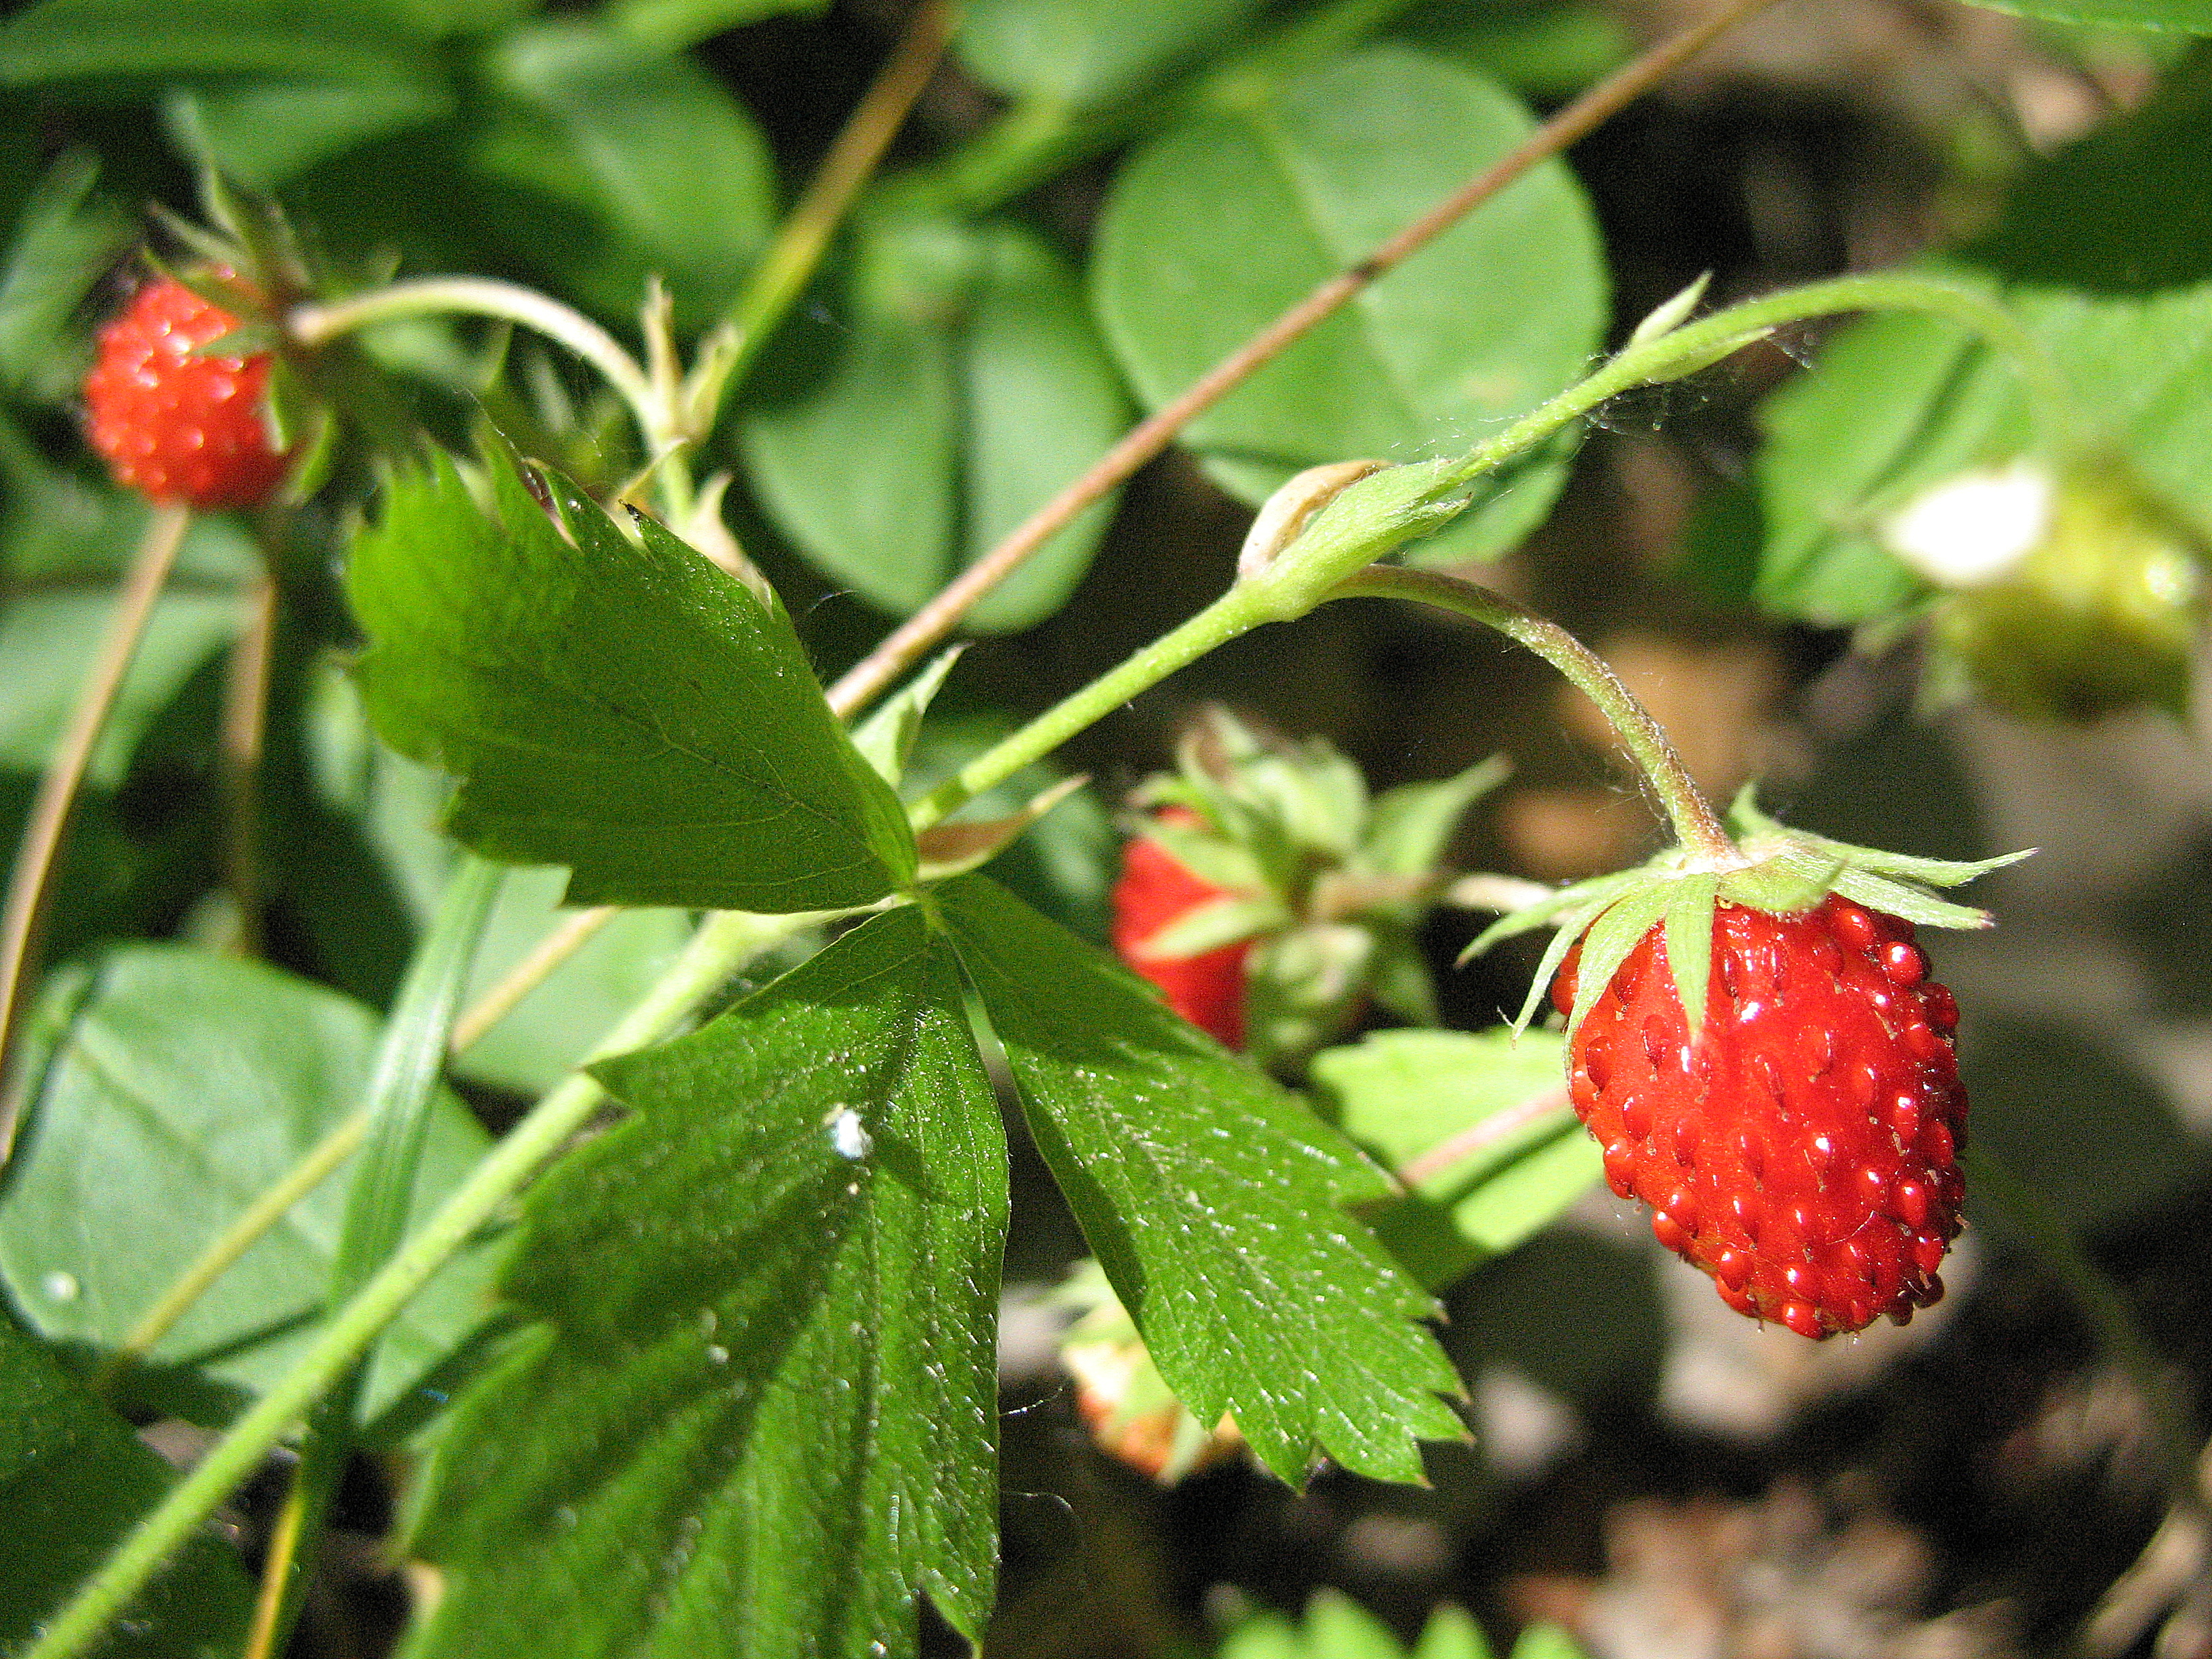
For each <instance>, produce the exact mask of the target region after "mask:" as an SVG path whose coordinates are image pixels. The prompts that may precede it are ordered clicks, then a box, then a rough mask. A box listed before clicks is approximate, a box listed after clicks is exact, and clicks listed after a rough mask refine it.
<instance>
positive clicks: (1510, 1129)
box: [1396, 1089, 1567, 1188]
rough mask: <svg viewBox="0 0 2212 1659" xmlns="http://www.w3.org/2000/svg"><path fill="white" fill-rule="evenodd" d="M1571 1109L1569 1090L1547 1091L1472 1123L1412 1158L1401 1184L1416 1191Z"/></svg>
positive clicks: (1401, 1171)
mask: <svg viewBox="0 0 2212 1659" xmlns="http://www.w3.org/2000/svg"><path fill="white" fill-rule="evenodd" d="M1566 1109H1567V1091H1565V1089H1547V1090H1546V1091H1544V1092H1543V1093H1541V1094H1537V1095H1531V1096H1530V1097H1528V1099H1526V1100H1524V1101H1522V1102H1521V1103H1519V1104H1518V1105H1516V1106H1508V1107H1507V1108H1506V1109H1504V1111H1500V1112H1492V1114H1491V1115H1489V1116H1488V1117H1486V1118H1483V1119H1481V1120H1480V1121H1478V1122H1474V1123H1470V1124H1468V1126H1467V1127H1465V1128H1464V1129H1462V1130H1461V1131H1460V1132H1459V1133H1457V1134H1455V1135H1453V1136H1451V1137H1450V1138H1449V1139H1444V1140H1440V1141H1438V1142H1437V1144H1436V1145H1435V1146H1431V1147H1430V1148H1429V1150H1428V1151H1427V1152H1423V1153H1421V1154H1419V1156H1418V1157H1414V1158H1407V1160H1406V1161H1405V1162H1404V1163H1403V1164H1400V1165H1399V1166H1398V1168H1397V1171H1396V1173H1397V1176H1398V1184H1399V1185H1401V1186H1402V1187H1407V1188H1413V1187H1418V1186H1419V1185H1420V1184H1421V1183H1422V1182H1424V1181H1426V1180H1427V1179H1428V1178H1429V1177H1430V1176H1433V1175H1442V1174H1443V1172H1444V1171H1445V1170H1449V1169H1450V1168H1451V1166H1452V1165H1453V1164H1457V1163H1459V1162H1460V1161H1461V1160H1462V1159H1463V1158H1473V1157H1474V1155H1475V1154H1476V1153H1477V1152H1482V1151H1485V1150H1486V1149H1487V1148H1489V1147H1492V1146H1497V1145H1498V1142H1500V1141H1502V1140H1510V1139H1512V1138H1513V1137H1514V1136H1515V1135H1517V1134H1519V1133H1521V1132H1522V1130H1523V1129H1527V1128H1529V1127H1533V1126H1534V1125H1535V1124H1538V1123H1541V1122H1542V1121H1544V1120H1545V1119H1546V1118H1547V1117H1550V1116H1552V1115H1554V1114H1556V1113H1559V1112H1564V1111H1565V1110H1566Z"/></svg>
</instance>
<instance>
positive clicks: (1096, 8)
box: [954, 0, 1262, 106]
mask: <svg viewBox="0 0 2212 1659" xmlns="http://www.w3.org/2000/svg"><path fill="white" fill-rule="evenodd" d="M1261 4H1262V0H970V3H969V4H968V5H966V6H963V8H962V9H961V19H960V32H959V34H958V35H957V38H956V40H955V42H954V50H956V51H957V52H958V53H959V54H960V60H961V62H963V64H966V65H967V66H968V67H969V69H970V70H974V71H975V76H976V77H977V78H978V79H980V80H981V81H982V82H984V83H985V84H986V85H988V86H991V87H994V88H996V89H997V90H999V91H1000V92H1003V93H1008V94H1013V95H1014V96H1017V97H1020V98H1027V99H1034V100H1038V101H1040V102H1042V103H1045V104H1056V105H1073V106H1085V105H1097V104H1103V103H1107V102H1109V101H1111V100H1114V99H1116V98H1121V97H1125V96H1127V94H1130V93H1133V92H1135V91H1137V90H1139V88H1142V87H1143V86H1144V85H1145V83H1146V82H1148V81H1150V80H1152V79H1153V78H1154V77H1156V76H1158V75H1159V74H1161V73H1162V72H1163V71H1164V70H1168V69H1170V68H1172V67H1174V66H1175V65H1176V64H1178V63H1179V62H1182V61H1185V60H1188V59H1189V58H1194V57H1196V56H1197V55H1198V54H1199V53H1200V52H1209V51H1218V50H1219V49H1220V48H1221V47H1222V46H1224V45H1225V44H1228V43H1231V42H1233V41H1234V40H1236V38H1237V34H1238V33H1239V32H1240V30H1241V27H1242V26H1243V23H1244V22H1245V21H1246V20H1247V19H1249V18H1250V17H1251V16H1252V15H1253V14H1255V12H1257V11H1259V10H1260V9H1261Z"/></svg>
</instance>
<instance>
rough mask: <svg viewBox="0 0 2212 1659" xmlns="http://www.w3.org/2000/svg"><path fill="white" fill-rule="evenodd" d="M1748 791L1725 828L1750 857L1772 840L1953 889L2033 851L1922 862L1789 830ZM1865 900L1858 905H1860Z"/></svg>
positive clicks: (1842, 863)
mask: <svg viewBox="0 0 2212 1659" xmlns="http://www.w3.org/2000/svg"><path fill="white" fill-rule="evenodd" d="M1753 788H1754V786H1753V785H1751V784H1746V785H1745V786H1744V787H1742V789H1741V790H1740V791H1738V792H1737V794H1736V798H1735V801H1734V802H1733V803H1731V804H1730V805H1729V828H1730V829H1733V830H1734V831H1735V833H1736V835H1737V836H1738V837H1739V838H1740V839H1741V840H1742V842H1744V851H1745V852H1746V854H1750V855H1752V856H1754V857H1755V856H1757V854H1759V852H1760V851H1761V850H1762V848H1761V843H1762V842H1767V841H1769V840H1771V841H1775V842H1781V843H1783V844H1784V845H1785V846H1788V847H1791V848H1806V849H1809V850H1812V851H1815V852H1819V853H1824V854H1828V855H1829V856H1830V857H1831V858H1832V859H1833V860H1835V862H1836V863H1837V865H1838V866H1839V867H1841V868H1844V869H1848V870H1865V871H1871V872H1875V874H1877V875H1884V876H1897V877H1900V878H1903V879H1905V880H1906V881H1909V882H1916V883H1919V884H1923V885H1926V886H1929V887H1956V886H1958V885H1959V884H1960V883H1962V882H1968V881H1972V880H1973V879H1974V878H1976V877H1977V876H1986V875H1988V874H1989V873H1990V872H1991V871H1992V870H2002V869H2003V868H2004V867H2005V866H2007V865H2008V864H2017V863H2019V862H2020V861H2021V860H2022V859H2024V858H2027V857H2030V856H2032V855H2033V853H2034V852H2035V848H2033V847H2029V848H2022V849H2021V851H2019V852H2017V853H2003V854H1999V855H1998V856H1997V857H1996V858H1993V859H1927V858H1917V857H1915V856H1914V855H1913V854H1910V853H1892V852H1887V851H1885V850H1883V849H1882V848H1879V847H1854V846H1852V845H1851V844H1850V842H1841V841H1832V840H1831V839H1829V838H1828V837H1827V836H1816V835H1814V834H1812V833H1810V832H1809V831H1808V830H1803V829H1790V828H1789V827H1788V826H1787V825H1785V824H1782V823H1777V822H1775V820H1774V819H1772V818H1771V817H1768V816H1767V815H1766V814H1765V813H1764V812H1762V811H1759V805H1758V803H1757V802H1756V801H1755V800H1754V799H1753ZM1836 890H1837V891H1838V892H1842V891H1843V889H1842V888H1841V887H1838V888H1837V889H1836ZM1846 896H1849V895H1846ZM1860 902H1862V903H1863V902H1866V901H1864V900H1861V901H1860ZM1952 908H1954V909H1960V910H1964V909H1966V908H1967V907H1966V906H1963V905H1961V906H1954V907H1952ZM1893 914H1896V915H1904V914H1905V913H1904V912H1903V911H1901V910H1900V911H1897V912H1894V913H1893ZM1972 914H1974V915H1981V914H1982V913H1981V912H1980V911H1974V912H1973V913H1972ZM1908 920H1910V918H1908ZM1931 925H1932V926H1936V927H1984V926H1986V925H1987V923H1986V922H1985V921H1972V922H1957V921H1951V922H1936V923H1933V924H1931Z"/></svg>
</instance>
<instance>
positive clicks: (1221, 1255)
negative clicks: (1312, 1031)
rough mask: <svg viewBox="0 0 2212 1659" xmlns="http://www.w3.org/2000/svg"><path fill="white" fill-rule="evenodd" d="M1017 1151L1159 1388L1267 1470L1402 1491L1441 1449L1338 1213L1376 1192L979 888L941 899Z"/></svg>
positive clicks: (1416, 1380)
mask: <svg viewBox="0 0 2212 1659" xmlns="http://www.w3.org/2000/svg"><path fill="white" fill-rule="evenodd" d="M940 899H941V902H942V904H943V907H944V912H945V919H946V922H947V925H948V926H949V927H951V931H952V936H953V938H954V940H955V942H956V944H957V947H958V950H959V951H960V957H961V960H962V963H963V964H964V965H965V967H966V969H967V970H968V975H969V980H970V981H971V982H972V983H973V984H974V985H975V990H976V994H977V995H978V996H979V997H980V998H981V1001H982V1006H983V1008H984V1011H985V1013H986V1015H987V1018H988V1020H989V1023H990V1026H991V1030H992V1031H993V1032H994V1034H995V1036H997V1038H998V1041H999V1042H1000V1044H1001V1045H1002V1046H1003V1047H1004V1048H1005V1050H1006V1060H1007V1064H1008V1065H1009V1066H1010V1067H1011V1068H1012V1074H1013V1077H1014V1081H1015V1086H1016V1088H1017V1089H1018V1091H1019V1092H1020V1094H1021V1097H1022V1102H1023V1107H1024V1111H1025V1113H1026V1114H1027V1117H1028V1121H1029V1124H1030V1131H1031V1133H1032V1134H1033V1135H1034V1136H1035V1138H1036V1142H1037V1146H1038V1147H1039V1149H1040V1151H1041V1152H1042V1153H1043V1155H1044V1158H1045V1161H1046V1163H1047V1164H1048V1165H1049V1166H1050V1167H1051V1169H1052V1171H1053V1176H1054V1179H1055V1180H1056V1181H1057V1182H1059V1184H1060V1190H1061V1191H1062V1192H1063V1193H1064V1194H1066V1197H1067V1200H1068V1201H1069V1203H1070V1204H1071V1205H1072V1206H1073V1208H1074V1210H1075V1212H1076V1217H1077V1219H1078V1220H1079V1221H1080V1222H1081V1223H1082V1225H1083V1228H1084V1232H1085V1237H1087V1238H1088V1239H1089V1240H1090V1242H1091V1248H1092V1250H1093V1251H1094V1252H1095V1254H1096V1255H1097V1256H1098V1259H1099V1261H1101V1263H1102V1264H1103V1266H1104V1267H1105V1269H1106V1273H1107V1276H1108V1277H1109V1279H1111V1280H1112V1281H1113V1284H1114V1288H1115V1291H1116V1292H1117V1293H1118V1294H1119V1295H1120V1297H1121V1300H1122V1303H1123V1304H1124V1305H1125V1306H1126V1307H1127V1309H1128V1310H1129V1313H1130V1316H1131V1317H1132V1318H1133V1320H1134V1321H1135V1322H1136V1324H1137V1327H1138V1328H1139V1331H1141V1332H1142V1333H1143V1334H1144V1338H1145V1341H1146V1346H1147V1347H1148V1348H1149V1349H1150V1350H1151V1352H1152V1358H1153V1360H1154V1362H1155V1363H1156V1364H1158V1366H1159V1369H1160V1374H1161V1375H1162V1376H1164V1377H1165V1378H1166V1379H1167V1382H1168V1385H1169V1386H1170V1388H1172V1389H1174V1390H1175V1392H1176V1395H1178V1396H1179V1397H1180V1398H1181V1399H1182V1401H1184V1402H1185V1403H1186V1404H1187V1405H1188V1406H1189V1407H1190V1408H1191V1412H1192V1414H1193V1415H1194V1416H1195V1417H1196V1418H1197V1419H1199V1420H1200V1422H1202V1423H1211V1422H1212V1421H1214V1420H1215V1419H1218V1417H1219V1416H1220V1414H1221V1413H1223V1412H1231V1413H1234V1414H1235V1416H1236V1419H1237V1426H1238V1427H1239V1428H1240V1429H1241V1430H1242V1431H1243V1434H1244V1437H1245V1438H1246V1440H1247V1441H1248V1442H1249V1443H1250V1444H1251V1445H1252V1447H1253V1449H1254V1450H1255V1452H1257V1453H1258V1455H1259V1456H1260V1457H1261V1461H1262V1462H1265V1463H1266V1464H1267V1467H1268V1468H1271V1469H1273V1470H1274V1471H1275V1472H1276V1474H1279V1475H1281V1476H1282V1477H1283V1478H1285V1480H1292V1481H1297V1480H1302V1479H1303V1478H1304V1474H1305V1473H1306V1471H1307V1469H1308V1468H1309V1467H1310V1464H1311V1463H1312V1462H1313V1460H1314V1459H1315V1458H1316V1456H1317V1455H1322V1454H1326V1455H1330V1456H1333V1457H1334V1458H1336V1459H1337V1460H1338V1461H1339V1462H1341V1463H1343V1464H1344V1465H1345V1466H1346V1467H1347V1468H1352V1469H1355V1470H1358V1471H1360V1472H1362V1473H1365V1474H1374V1475H1377V1476H1380V1477H1382V1478H1383V1479H1387V1480H1417V1479H1419V1476H1420V1460H1419V1455H1418V1453H1417V1451H1416V1449H1415V1447H1414V1441H1415V1439H1416V1438H1419V1437H1430V1438H1457V1437H1460V1435H1461V1433H1462V1431H1461V1429H1460V1427H1459V1423H1458V1419H1456V1418H1455V1417H1454V1416H1453V1414H1452V1413H1451V1412H1450V1410H1449V1408H1448V1407H1446V1406H1445V1404H1444V1402H1443V1399H1442V1398H1440V1397H1439V1396H1442V1395H1451V1394H1455V1393H1456V1392H1457V1391H1458V1389H1457V1383H1456V1380H1455V1378H1454V1376H1452V1374H1451V1370H1450V1368H1449V1365H1447V1364H1445V1362H1444V1359H1443V1354H1442V1353H1441V1352H1439V1351H1438V1349H1437V1346H1436V1344H1435V1341H1434V1340H1433V1338H1431V1336H1430V1335H1429V1334H1428V1333H1427V1332H1426V1331H1425V1330H1424V1329H1423V1328H1421V1327H1420V1326H1419V1324H1418V1323H1417V1322H1418V1321H1419V1320H1421V1319H1423V1318H1425V1317H1428V1316H1430V1315H1431V1312H1432V1311H1433V1304H1431V1302H1430V1301H1429V1299H1428V1298H1427V1297H1425V1296H1424V1295H1423V1294H1422V1293H1421V1292H1420V1291H1419V1289H1418V1287H1416V1286H1415V1285H1412V1284H1411V1283H1409V1282H1407V1280H1406V1279H1404V1278H1403V1277H1402V1276H1401V1275H1400V1274H1399V1273H1397V1271H1396V1270H1395V1268H1394V1267H1391V1266H1390V1264H1389V1261H1387V1259H1386V1258H1385V1257H1384V1255H1383V1252H1382V1250H1381V1249H1380V1248H1379V1247H1378V1246H1377V1244H1376V1242H1375V1241H1374V1239H1373V1238H1372V1237H1370V1235H1369V1234H1368V1233H1367V1231H1366V1230H1365V1228H1364V1227H1363V1226H1362V1225H1360V1224H1359V1223H1358V1222H1356V1221H1354V1220H1352V1218H1350V1217H1348V1216H1346V1215H1344V1214H1343V1213H1341V1212H1340V1206H1342V1205H1343V1204H1346V1203H1347V1202H1352V1201H1356V1200H1362V1199H1371V1198H1375V1197H1377V1196H1380V1195H1382V1194H1383V1193H1385V1192H1387V1190H1388V1188H1387V1185H1386V1184H1385V1182H1383V1176H1381V1174H1380V1172H1379V1171H1377V1170H1376V1169H1375V1168H1374V1167H1373V1166H1372V1165H1371V1164H1369V1163H1368V1162H1367V1161H1366V1160H1365V1159H1364V1158H1363V1157H1361V1156H1360V1154H1359V1153H1358V1152H1357V1151H1356V1149H1354V1148H1353V1147H1352V1146H1351V1145H1350V1143H1349V1142H1347V1141H1346V1140H1344V1139H1343V1138H1342V1137H1341V1136H1340V1135H1339V1134H1338V1133H1337V1132H1335V1131H1334V1130H1333V1129H1330V1128H1329V1127H1328V1126H1327V1125H1325V1124H1323V1123H1322V1122H1321V1121H1320V1120H1319V1119H1317V1118H1315V1117H1313V1116H1312V1115H1310V1113H1309V1112H1308V1111H1307V1110H1306V1109H1305V1108H1304V1107H1303V1106H1302V1105H1301V1104H1300V1103H1298V1102H1297V1100H1296V1099H1294V1098H1293V1097H1291V1096H1290V1095H1288V1094H1286V1093H1285V1092H1284V1091H1283V1090H1282V1089H1280V1088H1279V1086H1277V1085H1275V1084H1273V1083H1272V1082H1270V1081H1269V1080H1268V1079H1267V1078H1266V1077H1264V1076H1263V1075H1261V1073H1259V1072H1258V1071H1256V1070H1255V1069H1254V1068H1253V1067H1252V1066H1250V1065H1249V1064H1248V1063H1247V1062H1245V1061H1243V1060H1239V1059H1237V1057H1236V1056H1234V1055H1231V1054H1228V1053H1226V1052H1225V1051H1224V1050H1223V1049H1221V1048H1218V1047H1217V1046H1216V1045H1215V1044H1214V1043H1212V1042H1211V1041H1209V1040H1208V1039H1207V1038H1206V1036H1204V1035H1203V1034H1202V1033H1200V1032H1199V1031H1198V1030H1196V1029H1195V1028H1194V1027H1193V1026H1191V1025H1190V1024H1188V1022H1186V1021H1183V1020H1182V1019H1179V1018H1176V1016H1174V1015H1173V1014H1171V1013H1170V1012H1168V1011H1167V1010H1166V1008H1164V1006H1162V1005H1161V1004H1160V1003H1159V1001H1158V1000H1157V999H1156V998H1154V997H1153V996H1152V995H1150V994H1148V993H1147V991H1146V987H1144V986H1143V985H1142V984H1141V983H1139V981H1137V979H1136V978H1135V977H1134V976H1133V975H1131V974H1130V973H1129V972H1128V970H1127V969H1124V968H1123V967H1121V964H1120V963H1116V962H1115V961H1113V960H1112V959H1111V958H1109V957H1105V956H1103V955H1102V954H1101V953H1099V952H1098V951H1094V950H1092V949H1091V948H1090V947H1089V946H1087V945H1083V944H1081V943H1080V942H1079V941H1078V940H1076V939H1074V938H1073V936H1072V935H1069V934H1067V933H1064V932H1062V931H1061V930H1060V928H1058V927H1054V926H1053V925H1052V924H1051V923H1050V922H1048V921H1045V920H1044V918H1042V916H1039V915H1036V913H1035V912H1034V911H1032V910H1030V908H1028V907H1027V906H1026V905H1024V904H1022V903H1021V902H1019V901H1018V900H1017V899H1015V898H1013V897H1012V896H1011V895H1009V894H1007V893H1006V892H1004V891H1003V890H1000V889H999V888H997V887H995V886H994V885H993V884H991V883H989V882H988V881H987V880H985V879H983V878H981V877H976V876H969V877H963V878H961V879H959V880H958V881H956V882H953V883H951V884H948V885H947V886H946V887H945V888H944V889H942V890H940Z"/></svg>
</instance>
